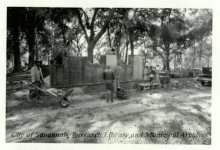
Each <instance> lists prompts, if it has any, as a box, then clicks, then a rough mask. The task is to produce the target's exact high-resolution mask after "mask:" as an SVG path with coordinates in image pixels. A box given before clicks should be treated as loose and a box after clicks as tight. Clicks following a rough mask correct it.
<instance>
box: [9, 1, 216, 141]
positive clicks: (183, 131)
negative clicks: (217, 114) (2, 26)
mask: <svg viewBox="0 0 220 150" xmlns="http://www.w3.org/2000/svg"><path fill="white" fill-rule="evenodd" d="M6 11H7V12H6V34H7V35H6V38H7V39H6V66H5V67H6V102H5V103H6V105H5V107H6V108H5V109H6V112H5V113H6V114H5V130H6V131H5V132H6V134H5V142H6V143H69V144H70V143H72V144H73V143H74V144H76V143H77V144H89V143H90V144H155V145H156V144H167V145H171V144H172V145H177V144H180V145H211V144H212V132H211V131H212V126H211V125H212V111H211V107H212V68H213V67H212V49H213V46H212V40H213V38H212V34H213V9H211V8H179V7H176V8H175V7H173V8H167V7H164V8H151V7H149V8H147V7H143V8H142V7H71V5H70V6H69V7H62V6H60V7H32V6H7V8H6Z"/></svg>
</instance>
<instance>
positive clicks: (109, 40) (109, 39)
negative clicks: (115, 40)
mask: <svg viewBox="0 0 220 150" xmlns="http://www.w3.org/2000/svg"><path fill="white" fill-rule="evenodd" d="M108 42H109V47H110V48H112V44H111V43H112V42H111V35H110V31H109V27H108Z"/></svg>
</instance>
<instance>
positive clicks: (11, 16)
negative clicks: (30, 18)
mask: <svg viewBox="0 0 220 150" xmlns="http://www.w3.org/2000/svg"><path fill="white" fill-rule="evenodd" d="M21 12H22V9H20V8H17V7H10V8H8V9H7V30H8V32H9V34H11V35H12V40H11V43H8V44H11V45H12V47H11V48H12V51H13V57H14V69H13V72H19V71H21V59H20V47H19V46H20V44H19V33H20V24H21V21H22V20H21V17H22V15H21ZM7 46H8V47H9V45H7Z"/></svg>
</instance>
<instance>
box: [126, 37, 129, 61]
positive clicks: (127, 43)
mask: <svg viewBox="0 0 220 150" xmlns="http://www.w3.org/2000/svg"><path fill="white" fill-rule="evenodd" d="M128 45H129V41H127V42H126V50H125V63H126V64H127V62H128Z"/></svg>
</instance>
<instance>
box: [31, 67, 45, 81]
mask: <svg viewBox="0 0 220 150" xmlns="http://www.w3.org/2000/svg"><path fill="white" fill-rule="evenodd" d="M41 79H43V74H42V71H41V68H40V67H39V68H38V67H37V66H36V65H34V66H33V67H32V68H31V81H32V83H33V82H36V81H41Z"/></svg>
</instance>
